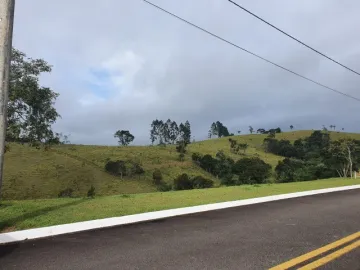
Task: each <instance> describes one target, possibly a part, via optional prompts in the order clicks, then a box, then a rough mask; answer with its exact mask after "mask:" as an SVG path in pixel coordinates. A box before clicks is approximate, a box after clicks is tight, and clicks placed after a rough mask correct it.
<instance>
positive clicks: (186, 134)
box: [179, 121, 191, 144]
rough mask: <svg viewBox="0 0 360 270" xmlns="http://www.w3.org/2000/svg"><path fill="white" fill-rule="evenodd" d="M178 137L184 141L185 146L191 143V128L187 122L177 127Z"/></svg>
mask: <svg viewBox="0 0 360 270" xmlns="http://www.w3.org/2000/svg"><path fill="white" fill-rule="evenodd" d="M179 137H180V138H179V140H180V141H184V142H185V144H189V143H191V127H190V123H189V121H186V122H185V124H183V123H181V124H180V125H179Z"/></svg>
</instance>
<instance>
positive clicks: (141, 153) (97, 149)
mask: <svg viewBox="0 0 360 270" xmlns="http://www.w3.org/2000/svg"><path fill="white" fill-rule="evenodd" d="M311 132H312V131H311V130H308V131H306V130H305V131H294V132H285V133H281V134H277V135H276V138H278V139H288V140H291V141H294V140H296V139H298V138H304V137H306V136H309V135H310V134H311ZM330 134H331V137H332V138H333V139H338V138H340V137H344V136H346V137H352V138H356V139H360V134H351V133H337V132H331V133H330ZM265 137H266V135H259V134H253V135H241V136H234V137H233V139H236V140H237V141H238V142H246V143H248V144H249V146H250V147H249V149H248V150H247V153H246V155H247V156H259V157H260V158H261V159H263V160H264V161H266V162H267V163H269V164H271V165H272V166H273V168H274V167H275V166H276V165H277V163H278V161H279V160H282V159H283V158H282V157H279V156H276V155H273V154H269V153H265V152H264V151H263V150H262V148H261V143H262V141H263V139H264V138H265ZM228 139H229V138H221V139H211V140H206V141H201V142H196V143H193V144H190V145H189V146H188V153H187V155H186V157H185V161H184V162H180V161H179V160H178V153H176V151H175V147H174V146H166V147H158V146H129V147H116V146H111V147H110V146H86V145H63V146H58V147H54V148H53V149H51V150H50V151H44V150H37V149H35V148H31V147H29V146H23V145H20V144H10V152H8V153H6V155H5V176H4V186H3V192H2V194H3V198H4V199H8V200H13V199H16V200H19V199H41V198H56V197H57V195H58V193H59V192H60V191H61V190H63V189H65V188H72V189H73V190H74V195H75V196H84V195H85V194H86V192H87V190H88V189H89V188H90V186H91V185H94V186H95V188H96V193H97V194H98V195H104V196H107V195H115V194H134V193H145V192H154V191H156V188H155V187H154V185H153V184H152V172H153V171H154V170H155V169H160V170H161V171H162V173H163V177H164V180H165V181H167V182H169V183H170V182H172V181H173V179H174V178H175V177H177V176H178V175H179V174H181V173H187V174H189V175H190V176H197V175H202V176H204V177H206V178H209V179H212V180H214V181H215V184H216V185H218V184H219V180H218V179H216V178H215V177H213V176H212V175H210V174H208V173H206V172H204V171H203V170H202V169H200V168H199V167H198V166H196V165H195V164H193V162H192V161H191V154H192V153H194V152H200V153H202V154H211V155H215V154H216V152H217V151H219V150H223V151H224V152H225V153H226V154H227V155H229V156H231V157H232V158H234V159H239V158H241V157H242V156H239V155H235V154H232V153H230V147H229V142H228ZM107 158H111V159H112V160H116V159H120V160H129V159H131V160H136V161H138V162H140V164H141V165H142V166H143V168H144V169H145V171H146V172H145V174H144V175H142V176H140V177H134V178H132V179H128V178H126V179H120V178H119V177H114V176H112V175H109V174H108V173H106V172H104V170H103V168H104V165H105V162H106V159H107Z"/></svg>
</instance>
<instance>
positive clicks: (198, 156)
mask: <svg viewBox="0 0 360 270" xmlns="http://www.w3.org/2000/svg"><path fill="white" fill-rule="evenodd" d="M191 159H192V160H193V161H194V162H196V163H200V160H201V159H202V155H201V154H200V153H193V154H192V155H191Z"/></svg>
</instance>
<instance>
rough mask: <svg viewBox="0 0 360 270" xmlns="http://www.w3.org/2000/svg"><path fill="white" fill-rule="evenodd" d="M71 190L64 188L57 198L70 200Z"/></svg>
mask: <svg viewBox="0 0 360 270" xmlns="http://www.w3.org/2000/svg"><path fill="white" fill-rule="evenodd" d="M73 192H74V191H73V189H72V188H66V189H64V190H61V191H60V192H59V194H58V197H59V198H71V197H72V195H73Z"/></svg>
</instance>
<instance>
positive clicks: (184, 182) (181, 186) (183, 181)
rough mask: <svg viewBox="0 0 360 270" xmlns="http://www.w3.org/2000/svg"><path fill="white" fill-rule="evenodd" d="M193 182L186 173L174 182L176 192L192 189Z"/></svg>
mask: <svg viewBox="0 0 360 270" xmlns="http://www.w3.org/2000/svg"><path fill="white" fill-rule="evenodd" d="M192 188H193V187H192V181H191V180H190V178H189V176H188V175H187V174H186V173H183V174H181V175H179V176H178V177H177V178H175V180H174V190H188V189H192Z"/></svg>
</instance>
